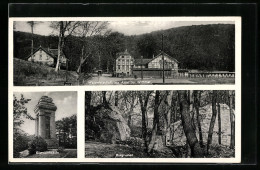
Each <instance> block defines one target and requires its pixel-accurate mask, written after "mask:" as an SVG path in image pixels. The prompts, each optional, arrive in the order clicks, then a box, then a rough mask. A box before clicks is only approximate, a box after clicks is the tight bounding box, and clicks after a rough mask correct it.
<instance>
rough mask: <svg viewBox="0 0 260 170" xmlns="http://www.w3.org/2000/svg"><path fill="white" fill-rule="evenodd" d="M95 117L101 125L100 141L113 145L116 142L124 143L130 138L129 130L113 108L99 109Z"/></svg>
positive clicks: (117, 110)
mask: <svg viewBox="0 0 260 170" xmlns="http://www.w3.org/2000/svg"><path fill="white" fill-rule="evenodd" d="M95 117H97V118H98V119H99V121H100V122H101V124H102V128H101V130H100V140H101V141H103V142H107V143H115V142H116V141H117V140H119V141H126V140H127V139H128V138H129V137H130V133H131V130H130V128H129V127H128V125H127V122H126V121H125V120H124V118H123V117H122V115H121V112H120V110H119V109H118V108H117V107H115V106H109V107H101V108H100V109H99V110H97V112H96V114H95Z"/></svg>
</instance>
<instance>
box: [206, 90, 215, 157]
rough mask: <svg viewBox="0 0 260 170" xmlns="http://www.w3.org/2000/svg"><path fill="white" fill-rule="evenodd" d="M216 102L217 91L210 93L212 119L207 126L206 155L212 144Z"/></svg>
mask: <svg viewBox="0 0 260 170" xmlns="http://www.w3.org/2000/svg"><path fill="white" fill-rule="evenodd" d="M216 102H217V91H216V90H213V93H212V117H211V121H210V125H209V132H208V142H207V154H208V153H209V147H210V145H211V143H212V135H213V129H214V125H215V121H216V116H217V109H216Z"/></svg>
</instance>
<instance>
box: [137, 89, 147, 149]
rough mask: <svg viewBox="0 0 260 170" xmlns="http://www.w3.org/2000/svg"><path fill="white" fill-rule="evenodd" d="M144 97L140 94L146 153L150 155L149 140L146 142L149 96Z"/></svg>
mask: <svg viewBox="0 0 260 170" xmlns="http://www.w3.org/2000/svg"><path fill="white" fill-rule="evenodd" d="M143 95H144V97H142V94H141V92H139V102H140V105H141V111H142V138H143V140H144V145H145V152H146V153H148V144H147V140H146V138H147V127H146V109H147V103H148V99H149V95H148V94H143ZM145 95H146V96H145ZM143 98H144V101H143Z"/></svg>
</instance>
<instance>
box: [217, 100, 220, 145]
mask: <svg viewBox="0 0 260 170" xmlns="http://www.w3.org/2000/svg"><path fill="white" fill-rule="evenodd" d="M219 97H220V96H218V101H217V107H218V144H220V145H221V113H220V103H219V102H220V101H219V100H220V99H219Z"/></svg>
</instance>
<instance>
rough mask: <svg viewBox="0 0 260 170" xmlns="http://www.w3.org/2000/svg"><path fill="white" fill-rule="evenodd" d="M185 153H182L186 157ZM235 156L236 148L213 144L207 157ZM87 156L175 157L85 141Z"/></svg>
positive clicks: (125, 146) (118, 145)
mask: <svg viewBox="0 0 260 170" xmlns="http://www.w3.org/2000/svg"><path fill="white" fill-rule="evenodd" d="M185 155H186V154H185V153H184V152H183V153H182V156H181V157H183V158H185ZM234 156H235V150H234V149H230V148H229V147H227V146H224V145H212V146H211V147H210V150H209V154H208V155H207V156H205V157H207V158H232V157H234ZM85 157H86V158H148V157H151V158H152V157H153V158H174V157H175V156H174V155H173V154H172V153H171V152H155V153H153V155H150V156H147V154H146V153H145V152H144V148H142V147H133V146H129V145H122V144H109V143H101V142H96V141H86V142H85Z"/></svg>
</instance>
